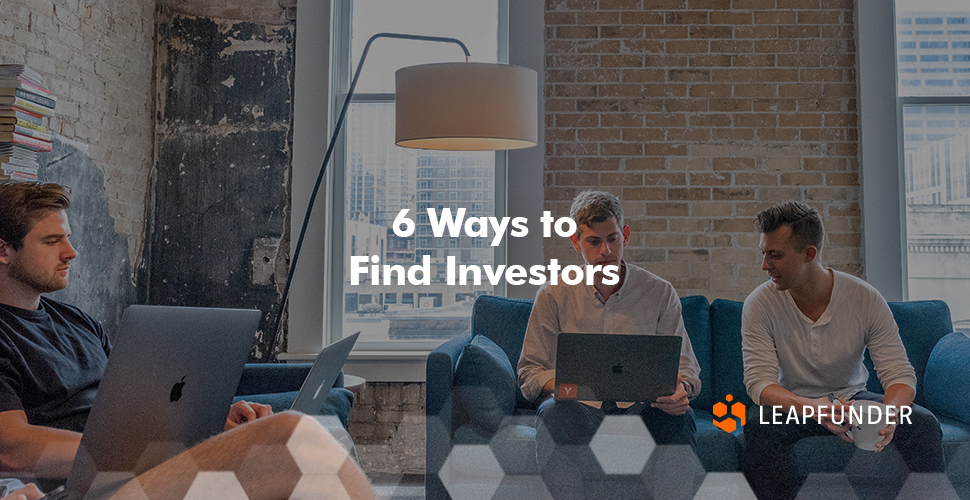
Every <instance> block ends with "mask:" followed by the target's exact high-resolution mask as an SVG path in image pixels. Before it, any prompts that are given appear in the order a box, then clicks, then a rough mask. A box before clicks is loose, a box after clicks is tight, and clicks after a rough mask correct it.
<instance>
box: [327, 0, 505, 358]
mask: <svg viewBox="0 0 970 500" xmlns="http://www.w3.org/2000/svg"><path fill="white" fill-rule="evenodd" d="M498 12H499V20H498V25H497V29H498V33H497V35H498V37H499V42H498V55H497V60H498V62H500V63H507V62H508V36H509V29H508V19H509V16H508V12H509V4H508V0H498ZM334 13H335V17H334V23H333V26H334V32H333V37H332V39H331V40H332V41H331V43H332V47H333V53H334V58H333V60H334V61H336V62H337V64H336V65H334V66H333V68H332V69H331V74H332V75H333V76H332V83H331V85H332V89H333V91H332V92H331V94H332V98H331V102H330V105H331V107H332V109H335V110H336V109H340V106H342V105H343V102H344V100H345V99H346V96H347V90H348V88H349V86H350V82H351V79H352V78H353V71H355V70H356V69H357V64H358V63H359V61H351V60H350V59H351V52H352V47H351V43H352V40H351V36H350V35H351V23H352V15H353V2H352V0H337V1H335V2H334ZM382 43H394V42H389V41H388V40H383V39H379V40H377V41H375V42H374V45H372V46H371V51H372V52H373V51H376V50H381V45H382ZM407 43H414V44H422V43H429V42H421V41H413V42H407ZM415 46H416V47H418V46H417V45H415ZM455 50H460V49H459V48H457V47H456V48H455ZM474 57H475V54H472V60H473V61H474V60H475V59H474ZM367 63H368V61H367V60H365V61H364V64H365V65H366V64H367ZM394 98H395V96H394V94H393V93H361V92H355V93H354V95H353V96H352V97H351V102H353V103H392V102H394ZM335 123H336V120H335V119H334V120H333V121H332V123H331V126H330V128H331V130H332V129H333V126H334V125H335ZM340 134H341V137H340V140H338V142H337V146H336V147H335V148H334V154H333V158H332V159H331V165H330V167H329V168H330V169H331V170H332V172H333V177H332V181H333V182H331V183H329V184H328V186H327V192H328V199H329V200H332V201H331V207H332V214H333V216H332V217H331V218H330V220H329V222H330V224H329V226H330V227H331V228H332V232H333V234H338V235H339V234H344V231H345V228H344V221H343V218H342V216H343V206H344V201H345V200H344V192H345V188H344V186H345V183H346V178H345V175H344V174H345V163H346V157H347V151H346V128H344V129H342V130H341V132H340ZM507 164H508V162H507V153H506V152H504V151H497V152H495V177H494V182H495V183H494V184H493V185H494V186H497V187H498V186H501V188H498V189H496V197H499V196H501V197H502V198H503V199H504V198H505V185H506V182H505V178H506V172H507ZM428 167H429V168H431V169H432V170H431V178H432V179H436V180H438V182H444V180H448V179H460V175H461V173H460V170H458V169H455V168H452V166H451V165H449V166H437V165H436V166H428ZM419 168H420V167H419ZM456 174H457V176H456ZM435 191H436V192H435V194H434V195H432V197H431V200H427V201H428V202H430V203H429V205H430V206H433V207H435V208H436V209H438V210H440V209H441V208H442V207H443V205H442V204H441V202H442V201H444V200H445V198H446V196H445V193H444V192H443V191H439V190H435ZM495 208H496V213H495V216H496V217H504V216H505V215H506V204H505V203H497V204H496V206H495ZM418 211H419V212H420V208H419V209H418ZM409 215H412V216H413V215H414V214H409ZM504 241H505V239H503V244H502V245H500V246H499V247H496V248H495V251H494V254H495V265H500V264H504V263H505V262H506V260H507V259H506V245H505V243H504ZM442 243H443V242H442V241H433V242H431V244H430V245H428V246H426V247H425V246H421V245H418V241H417V238H416V239H415V248H416V249H419V248H421V249H438V248H445V245H443V244H442ZM329 249H330V250H331V251H330V252H328V253H329V255H330V258H328V259H327V261H328V266H327V270H328V272H327V276H328V279H327V280H326V285H325V289H324V297H325V299H324V300H325V301H326V302H327V303H328V304H329V306H328V308H327V309H328V311H329V314H328V316H327V317H328V318H329V324H328V325H327V327H326V328H325V329H324V330H325V333H324V335H325V337H326V338H325V340H326V342H327V343H332V342H334V341H337V340H339V339H340V337H341V334H342V333H351V332H343V329H344V315H343V309H342V305H343V301H344V293H345V292H344V285H345V283H344V280H343V275H344V270H343V265H344V256H343V246H342V245H341V244H339V243H338V242H334V243H332V244H331V246H330V247H329ZM414 293H420V290H415V292H414ZM493 293H495V294H497V295H505V294H506V285H505V283H504V281H503V282H502V283H500V284H499V285H498V286H496V287H495V289H494V291H493ZM443 342H444V341H442V340H415V341H395V340H386V341H378V342H373V341H371V342H358V343H357V344H356V346H355V348H354V349H355V351H412V352H424V353H427V352H430V351H431V350H432V349H434V348H435V347H437V346H438V345H440V344H442V343H443Z"/></svg>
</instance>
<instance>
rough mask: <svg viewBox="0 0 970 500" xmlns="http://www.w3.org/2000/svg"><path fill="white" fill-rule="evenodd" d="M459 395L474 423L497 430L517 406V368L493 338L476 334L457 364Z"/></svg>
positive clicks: (492, 430)
mask: <svg viewBox="0 0 970 500" xmlns="http://www.w3.org/2000/svg"><path fill="white" fill-rule="evenodd" d="M455 385H456V386H457V387H456V397H457V398H458V399H459V401H460V403H461V405H462V406H464V408H465V409H466V410H467V412H468V417H469V418H470V419H471V421H472V423H473V424H475V425H477V426H479V427H481V428H482V429H483V430H485V431H487V432H495V431H496V430H498V428H499V426H500V425H501V424H502V420H503V419H504V418H505V417H506V416H508V415H511V414H512V412H513V411H514V410H515V394H516V389H517V387H518V384H516V378H515V371H514V370H513V369H512V363H511V362H510V361H509V357H508V355H506V354H505V351H503V350H502V348H501V347H499V346H498V345H496V344H495V342H493V341H492V340H491V339H489V338H488V337H485V336H483V335H475V337H474V338H472V341H471V342H469V343H468V345H466V346H465V347H464V349H462V353H461V355H460V356H459V357H458V366H457V367H456V368H455Z"/></svg>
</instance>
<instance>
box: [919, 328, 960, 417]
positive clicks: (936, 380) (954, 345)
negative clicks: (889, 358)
mask: <svg viewBox="0 0 970 500" xmlns="http://www.w3.org/2000/svg"><path fill="white" fill-rule="evenodd" d="M923 387H924V390H925V394H924V396H925V399H926V405H927V406H928V407H929V408H930V409H931V410H932V411H933V413H935V414H937V416H944V417H950V418H953V419H956V420H959V421H961V422H965V423H968V424H970V413H968V409H970V337H967V336H966V334H964V333H962V332H954V333H951V334H949V335H947V336H946V337H943V339H942V340H940V341H939V342H938V343H937V344H936V347H934V348H933V352H932V353H931V354H930V357H929V360H928V361H927V363H926V376H925V377H924V384H923Z"/></svg>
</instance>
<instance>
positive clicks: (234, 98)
mask: <svg viewBox="0 0 970 500" xmlns="http://www.w3.org/2000/svg"><path fill="white" fill-rule="evenodd" d="M157 30H158V44H157V47H158V54H157V61H158V67H157V75H158V83H157V87H158V93H157V99H158V102H157V110H158V111H157V114H156V115H157V123H156V141H157V154H156V157H157V159H156V168H155V172H154V192H153V198H152V203H151V204H150V215H151V223H150V224H149V231H148V233H147V237H146V239H147V246H148V249H147V252H146V255H148V262H149V266H148V279H147V283H146V286H147V288H148V301H149V302H150V303H153V304H165V305H180V306H202V307H241V308H255V309H259V310H261V311H263V322H262V324H261V326H260V330H259V332H258V334H257V340H256V342H255V344H254V347H253V357H254V358H255V359H260V358H262V355H263V353H264V350H265V349H266V345H267V343H268V339H269V337H270V336H271V334H272V332H273V327H274V326H275V324H276V318H277V314H276V312H277V311H276V309H277V307H278V303H279V295H280V292H279V291H278V287H277V280H284V281H285V278H286V276H285V271H283V270H285V262H286V255H285V253H283V254H281V253H280V252H279V249H280V241H281V238H282V236H283V234H284V233H285V230H286V227H287V219H286V217H287V201H288V199H289V185H288V183H289V175H288V174H289V165H290V161H289V160H290V157H289V149H290V148H289V145H290V121H291V116H292V97H291V96H292V92H291V85H290V75H291V74H292V70H293V25H292V23H290V24H282V25H267V24H260V23H252V22H241V21H234V20H226V19H218V18H211V17H196V16H189V15H184V14H180V13H176V12H172V11H171V10H169V9H167V8H160V10H159V14H158V27H157ZM277 269H280V270H281V271H283V272H276V271H277Z"/></svg>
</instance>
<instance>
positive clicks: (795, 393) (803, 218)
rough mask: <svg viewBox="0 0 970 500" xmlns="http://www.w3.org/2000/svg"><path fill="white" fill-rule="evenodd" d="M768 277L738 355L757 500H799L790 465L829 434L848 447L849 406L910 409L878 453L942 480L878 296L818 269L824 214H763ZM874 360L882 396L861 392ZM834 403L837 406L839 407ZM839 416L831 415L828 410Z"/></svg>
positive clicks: (934, 437)
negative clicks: (767, 417)
mask: <svg viewBox="0 0 970 500" xmlns="http://www.w3.org/2000/svg"><path fill="white" fill-rule="evenodd" d="M755 226H756V227H757V229H758V231H759V232H760V233H761V241H760V245H759V247H760V248H761V251H762V252H763V253H764V261H763V264H762V269H764V270H765V271H767V272H768V276H769V278H770V280H769V281H767V282H765V283H764V284H762V285H761V286H759V287H758V288H756V289H755V290H754V291H753V292H751V294H750V295H748V298H747V299H745V301H744V309H743V313H742V317H741V339H742V342H741V345H742V351H743V358H744V383H745V386H746V387H747V391H748V395H750V396H751V399H752V400H754V402H755V406H752V408H749V409H748V418H747V419H746V420H747V422H746V424H745V427H744V437H745V446H746V451H745V475H746V476H747V478H748V482H749V483H750V485H751V487H752V489H753V490H754V492H755V494H757V495H758V497H759V498H771V499H778V498H794V497H795V495H796V494H797V493H798V490H799V488H800V486H801V483H802V481H803V478H800V477H798V476H797V471H796V467H795V463H794V458H793V457H792V448H793V447H794V445H795V443H796V442H797V441H798V440H800V439H802V438H805V437H809V436H818V435H827V434H829V433H831V434H835V435H838V436H840V437H841V438H842V439H843V440H845V441H850V442H851V438H849V437H848V436H847V435H846V434H845V432H846V431H847V430H848V429H849V425H847V424H846V423H844V422H843V421H844V418H842V416H841V415H836V416H835V418H833V415H832V414H833V413H838V409H843V410H845V411H848V404H849V403H850V402H851V401H853V400H871V401H880V402H884V403H885V404H887V405H891V406H894V407H896V408H901V407H904V406H909V407H911V408H912V414H911V415H910V421H911V424H906V423H905V421H901V422H900V425H899V426H898V427H897V426H895V425H889V426H887V427H886V428H884V429H882V430H880V431H879V435H881V436H882V440H881V441H880V442H879V443H877V444H876V451H877V452H878V451H882V450H883V449H884V448H885V447H886V446H887V445H889V443H890V442H892V443H895V446H896V447H897V449H898V450H899V452H900V454H901V455H902V457H903V459H904V460H905V461H906V464H907V466H908V467H909V470H910V471H911V472H943V470H944V465H943V445H942V432H941V430H940V425H939V422H937V421H936V418H935V417H934V416H933V414H932V413H930V412H929V411H928V410H926V409H925V408H922V407H920V406H916V405H913V398H914V397H915V396H916V373H915V371H914V370H913V367H912V365H911V364H910V363H909V359H908V358H907V356H906V350H905V348H904V347H903V343H902V340H901V339H900V337H899V329H898V327H897V326H896V322H895V320H894V319H893V315H892V312H891V311H890V309H889V306H888V304H886V301H885V300H884V299H883V297H882V295H880V294H879V292H878V291H876V289H875V288H873V287H871V286H870V285H868V284H867V283H865V282H864V281H862V280H860V279H858V278H856V277H854V276H851V275H848V274H845V273H842V272H838V271H834V270H832V269H829V268H825V267H822V264H821V261H820V259H819V252H820V251H821V248H822V240H823V235H824V230H823V227H822V219H821V216H820V215H819V213H818V211H817V210H815V209H813V208H810V207H807V206H805V205H803V204H801V203H799V202H796V201H789V202H785V203H781V204H778V205H775V206H773V207H771V208H769V209H767V210H764V211H762V212H760V213H759V214H758V216H757V219H756V221H755ZM867 348H868V350H869V354H870V355H871V357H872V361H873V365H874V366H875V369H876V374H877V375H878V377H879V381H880V382H881V383H882V386H883V388H884V390H885V395H882V394H876V393H872V392H868V391H866V390H865V387H866V381H867V380H868V378H869V373H868V371H867V370H866V368H865V366H863V363H862V360H863V353H864V351H865V349H867ZM832 400H834V401H835V402H833V401H832ZM757 405H761V406H777V407H782V408H783V409H784V414H786V415H787V414H788V412H789V411H790V409H792V408H794V409H795V411H796V412H797V414H798V415H803V414H805V413H807V410H803V408H805V407H811V408H812V409H813V410H812V413H813V414H814V415H822V414H823V412H821V411H819V409H820V408H824V413H825V416H823V417H822V418H820V419H818V420H817V421H814V420H809V421H808V422H800V423H791V424H774V423H761V421H760V418H759V415H760V411H759V410H760V409H759V408H758V406H757ZM833 407H834V408H836V411H833V410H832V408H833Z"/></svg>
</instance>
